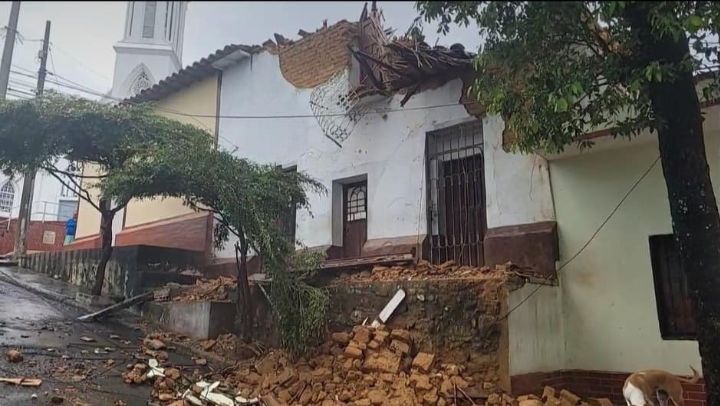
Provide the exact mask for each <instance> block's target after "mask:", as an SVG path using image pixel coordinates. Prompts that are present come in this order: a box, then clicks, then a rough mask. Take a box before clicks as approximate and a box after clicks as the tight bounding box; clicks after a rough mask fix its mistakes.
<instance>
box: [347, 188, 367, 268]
mask: <svg viewBox="0 0 720 406" xmlns="http://www.w3.org/2000/svg"><path fill="white" fill-rule="evenodd" d="M366 240H367V181H362V182H357V183H351V184H347V185H344V186H343V257H345V258H357V257H359V256H360V255H361V253H362V247H363V245H364V244H365V241H366Z"/></svg>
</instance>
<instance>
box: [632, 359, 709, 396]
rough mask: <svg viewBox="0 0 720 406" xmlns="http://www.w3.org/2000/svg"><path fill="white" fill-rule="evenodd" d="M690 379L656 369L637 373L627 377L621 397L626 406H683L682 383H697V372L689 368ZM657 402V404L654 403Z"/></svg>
mask: <svg viewBox="0 0 720 406" xmlns="http://www.w3.org/2000/svg"><path fill="white" fill-rule="evenodd" d="M690 369H692V372H693V376H692V378H690V379H685V378H680V377H677V376H675V375H673V374H671V373H669V372H666V371H661V370H657V369H649V370H647V371H639V372H635V373H634V374H632V375H630V376H628V378H627V379H626V380H625V385H623V396H624V397H625V402H627V404H628V406H652V405H656V404H657V405H660V406H672V405H674V406H683V405H684V401H683V389H682V384H683V383H697V382H698V381H699V380H700V375H699V374H698V372H697V371H696V370H695V368H693V367H692V366H690ZM656 401H657V403H655V402H656Z"/></svg>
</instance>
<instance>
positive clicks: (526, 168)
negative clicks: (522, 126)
mask: <svg viewBox="0 0 720 406" xmlns="http://www.w3.org/2000/svg"><path fill="white" fill-rule="evenodd" d="M504 127H505V123H504V122H503V120H502V119H501V118H500V117H499V116H490V117H486V118H484V119H483V134H484V137H485V138H484V149H485V194H486V200H487V226H488V228H493V227H502V226H509V225H517V224H527V223H535V222H538V221H550V220H555V212H554V209H553V201H552V192H551V190H550V178H549V175H548V167H547V161H546V160H545V159H544V158H543V157H541V156H539V155H535V154H520V153H509V152H505V150H503V148H502V132H503V129H504Z"/></svg>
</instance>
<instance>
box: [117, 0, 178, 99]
mask: <svg viewBox="0 0 720 406" xmlns="http://www.w3.org/2000/svg"><path fill="white" fill-rule="evenodd" d="M186 11H187V2H186V1H130V2H128V6H127V13H126V16H125V31H124V33H123V39H122V41H120V42H118V43H117V44H116V45H115V54H116V55H115V73H114V76H113V89H112V92H111V95H112V96H113V97H114V98H121V99H122V98H126V97H130V96H133V95H135V94H137V93H138V92H140V91H141V90H143V89H145V88H147V87H150V86H152V85H153V84H155V83H157V82H158V81H160V80H162V79H164V78H165V77H167V76H169V75H171V74H173V73H175V72H177V71H178V70H180V68H181V67H182V46H183V31H184V28H185V13H186Z"/></svg>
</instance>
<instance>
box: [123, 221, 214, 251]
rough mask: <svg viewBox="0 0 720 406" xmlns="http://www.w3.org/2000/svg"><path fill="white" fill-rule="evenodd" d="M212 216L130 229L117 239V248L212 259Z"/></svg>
mask: <svg viewBox="0 0 720 406" xmlns="http://www.w3.org/2000/svg"><path fill="white" fill-rule="evenodd" d="M211 242H212V216H210V214H208V213H192V214H189V215H183V216H178V217H173V218H170V219H165V220H160V221H155V222H152V223H145V224H141V225H138V226H133V227H127V228H125V229H124V230H122V231H121V232H119V233H118V234H117V236H116V237H115V245H116V246H119V247H121V246H129V245H152V246H156V247H167V248H179V249H184V250H189V251H200V252H204V253H206V254H208V255H209V253H210V244H211Z"/></svg>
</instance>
